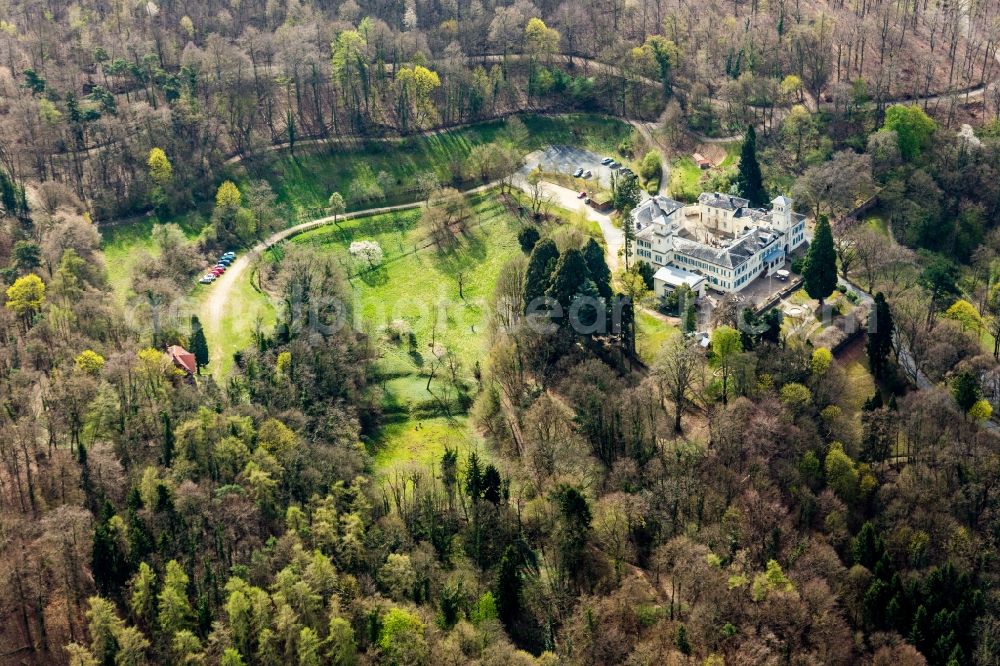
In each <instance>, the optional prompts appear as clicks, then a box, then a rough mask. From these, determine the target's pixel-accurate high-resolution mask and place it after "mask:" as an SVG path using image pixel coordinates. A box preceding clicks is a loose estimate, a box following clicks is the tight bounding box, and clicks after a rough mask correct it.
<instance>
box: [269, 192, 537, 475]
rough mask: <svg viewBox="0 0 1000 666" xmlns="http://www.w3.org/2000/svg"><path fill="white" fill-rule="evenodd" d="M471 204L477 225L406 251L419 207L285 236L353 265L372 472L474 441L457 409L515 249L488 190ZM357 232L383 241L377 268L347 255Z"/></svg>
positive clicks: (463, 449)
mask: <svg viewBox="0 0 1000 666" xmlns="http://www.w3.org/2000/svg"><path fill="white" fill-rule="evenodd" d="M470 204H471V206H472V208H473V210H474V211H475V214H476V217H477V219H478V220H479V222H478V224H476V225H473V226H472V227H470V229H469V231H468V233H467V234H465V235H464V236H461V237H459V238H458V240H457V242H456V244H455V245H454V246H452V247H450V248H446V249H438V248H436V247H433V246H431V247H421V248H420V249H419V250H417V251H414V248H415V247H417V246H418V245H421V241H423V238H424V236H423V234H424V232H423V231H422V230H421V229H419V228H418V227H417V223H418V221H419V218H420V211H419V210H412V211H403V212H399V213H391V214H385V215H375V216H370V217H364V218H359V219H353V220H346V221H344V222H342V223H340V224H339V225H328V226H325V227H322V228H320V229H315V230H312V231H309V232H306V233H304V234H301V235H299V236H296V237H295V238H293V239H292V240H291V241H289V242H291V243H296V244H307V245H312V246H315V247H318V248H321V249H322V250H324V251H329V252H332V253H334V254H335V255H336V256H337V257H338V258H340V259H341V260H342V261H343V262H344V263H345V265H350V266H351V267H352V269H353V270H354V271H355V275H354V276H353V277H352V278H351V284H352V286H353V287H354V295H355V301H354V304H353V308H354V318H355V322H356V324H355V325H356V326H357V327H358V328H361V329H362V330H364V331H365V332H366V333H368V334H369V335H370V336H371V339H372V341H373V342H374V344H375V345H376V346H377V348H378V351H379V354H380V356H381V359H380V361H379V362H378V365H377V368H378V372H379V380H378V381H379V384H380V386H381V387H382V389H383V392H384V398H383V410H384V414H385V416H386V421H387V425H386V426H385V427H384V428H383V431H382V434H381V437H380V439H379V440H378V441H377V442H375V443H374V445H373V453H375V454H376V462H377V467H378V468H379V469H380V470H387V469H390V468H393V467H395V466H397V465H399V464H402V463H430V462H432V461H437V460H440V454H441V453H443V451H444V449H445V448H446V447H447V448H452V449H456V448H457V449H458V450H459V452H460V455H465V454H466V453H467V452H468V450H469V449H470V447H474V446H477V445H478V442H479V439H478V437H477V436H476V435H475V433H474V432H473V430H472V427H471V425H470V424H469V422H468V418H467V416H466V413H467V411H468V408H469V406H470V404H471V400H472V399H473V397H474V396H475V393H476V391H477V388H478V374H479V368H480V362H481V359H482V357H483V355H484V354H485V353H486V351H487V350H488V341H487V340H486V334H487V330H488V317H489V308H488V299H489V298H490V296H491V294H492V293H493V289H494V286H495V284H496V279H497V275H498V274H499V272H500V268H501V267H502V266H503V265H504V264H505V263H506V262H507V261H508V260H509V259H510V258H511V257H513V256H515V255H516V254H519V253H520V252H521V250H520V247H519V246H518V242H517V231H518V223H517V221H516V220H515V218H513V217H512V216H511V215H510V214H509V213H508V212H507V211H506V210H505V209H504V208H503V206H502V205H501V204H500V203H499V202H498V201H497V200H496V198H495V197H494V196H492V195H490V196H477V197H473V198H472V199H471V201H470ZM362 240H364V241H374V242H376V243H378V244H379V246H380V247H381V248H382V252H383V260H382V263H381V264H380V265H378V266H377V267H375V268H365V267H360V268H359V267H358V266H357V265H356V260H355V259H354V258H352V256H351V254H350V247H351V243H353V242H356V241H362ZM278 253H279V254H280V250H278ZM428 380H430V381H428Z"/></svg>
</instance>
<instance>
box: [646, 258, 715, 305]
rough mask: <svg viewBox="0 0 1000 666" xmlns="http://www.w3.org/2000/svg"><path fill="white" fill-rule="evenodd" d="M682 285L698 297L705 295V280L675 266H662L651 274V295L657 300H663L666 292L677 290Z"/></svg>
mask: <svg viewBox="0 0 1000 666" xmlns="http://www.w3.org/2000/svg"><path fill="white" fill-rule="evenodd" d="M682 284H685V285H687V286H688V287H690V288H691V291H693V292H694V293H695V294H697V295H698V296H699V297H702V296H704V295H705V278H704V276H702V275H698V274H697V273H692V272H690V271H686V270H684V269H683V268H677V267H675V266H663V267H662V268H660V269H659V270H658V271H656V273H654V274H653V293H654V294H656V295H657V296H658V297H659V298H663V297H664V296H666V295H667V292H669V291H673V290H674V289H677V288H678V287H680V286H681V285H682Z"/></svg>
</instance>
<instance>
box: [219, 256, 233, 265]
mask: <svg viewBox="0 0 1000 666" xmlns="http://www.w3.org/2000/svg"><path fill="white" fill-rule="evenodd" d="M219 263H220V264H222V265H223V266H228V265H229V264H231V263H233V260H232V259H230V258H229V257H227V256H222V257H221V258H219Z"/></svg>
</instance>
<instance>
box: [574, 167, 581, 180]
mask: <svg viewBox="0 0 1000 666" xmlns="http://www.w3.org/2000/svg"><path fill="white" fill-rule="evenodd" d="M582 175H583V169H582V168H580V169H577V170H576V171H574V172H573V177H574V178H579V177H580V176H582Z"/></svg>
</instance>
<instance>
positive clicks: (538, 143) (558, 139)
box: [234, 114, 630, 215]
mask: <svg viewBox="0 0 1000 666" xmlns="http://www.w3.org/2000/svg"><path fill="white" fill-rule="evenodd" d="M522 120H523V121H524V124H525V126H526V127H527V129H528V136H527V139H526V140H525V141H524V142H523V143H522V144H521V145H520V148H521V149H522V151H523V152H524V154H527V153H529V152H531V151H533V150H537V149H538V148H542V147H544V146H548V145H552V144H568V145H574V146H580V147H582V148H587V149H590V150H593V151H595V152H604V153H613V152H615V151H616V148H617V146H618V144H619V143H620V142H621V141H622V139H624V138H626V137H627V136H628V135H629V132H630V128H629V126H628V125H626V124H624V123H622V122H621V121H618V120H615V119H611V118H605V117H602V116H594V115H589V114H573V115H565V116H535V115H527V116H523V117H522ZM507 125H508V124H507V122H506V121H503V120H496V121H489V122H483V123H478V124H475V125H471V126H467V127H462V128H458V129H454V130H448V131H443V132H439V133H436V134H433V135H429V136H418V137H412V138H407V139H402V140H398V141H360V142H358V143H356V144H353V145H352V146H350V147H344V146H342V145H338V146H336V147H332V148H313V149H311V150H309V151H306V150H301V151H299V154H297V155H295V156H292V155H291V154H289V153H287V152H283V153H280V154H276V155H275V156H273V157H269V158H268V159H266V160H260V161H256V160H255V161H253V162H250V163H247V164H245V165H243V166H240V167H237V168H236V169H235V173H234V176H235V177H236V178H237V180H245V179H247V178H263V179H265V180H267V181H268V182H270V183H271V186H272V187H273V188H274V190H275V192H276V193H277V195H278V202H279V204H281V205H283V206H284V207H285V208H286V209H287V210H288V211H289V212H290V213H291V214H293V215H297V214H310V213H311V212H312V211H315V210H316V209H318V208H321V207H323V206H325V205H326V202H327V199H328V198H329V196H330V193H331V192H340V193H341V194H343V195H344V197H345V199H346V201H347V204H348V208H349V209H351V210H357V209H362V208H367V207H370V206H372V205H376V203H377V205H387V204H395V203H401V202H404V201H412V200H413V199H414V198H415V197H416V194H415V191H414V188H413V186H414V182H415V179H416V176H417V175H418V174H421V173H425V172H428V171H433V172H434V173H435V175H436V176H437V178H438V180H439V181H440V182H443V183H450V184H453V185H457V186H469V185H472V184H473V183H471V182H464V181H463V180H462V179H461V177H460V176H458V177H457V178H456V174H461V171H462V163H463V162H464V160H465V159H466V157H468V155H469V153H470V152H471V150H472V148H473V147H475V146H477V145H482V144H486V143H490V142H492V141H495V140H497V139H499V138H501V137H503V136H505V134H506V128H507ZM380 173H384V174H385V176H384V177H383V178H381V179H380V178H379V174H380ZM380 181H381V182H380ZM374 185H379V186H380V188H381V190H382V194H383V196H381V197H378V198H377V202H376V201H375V200H374V199H373V198H368V197H365V196H362V194H361V193H360V190H364V189H365V188H371V187H372V186H374Z"/></svg>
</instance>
